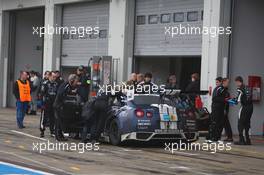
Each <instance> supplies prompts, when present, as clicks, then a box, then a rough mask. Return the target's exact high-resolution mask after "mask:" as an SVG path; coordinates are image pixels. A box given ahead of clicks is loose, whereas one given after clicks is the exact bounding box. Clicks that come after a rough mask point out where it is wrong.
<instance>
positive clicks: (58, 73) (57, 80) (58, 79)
mask: <svg viewBox="0 0 264 175" xmlns="http://www.w3.org/2000/svg"><path fill="white" fill-rule="evenodd" d="M55 74H56V82H57V83H58V85H59V87H60V85H61V84H62V83H64V80H63V78H62V77H61V73H60V71H58V70H56V71H55Z"/></svg>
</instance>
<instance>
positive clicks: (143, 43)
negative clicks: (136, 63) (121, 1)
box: [134, 0, 203, 56]
mask: <svg viewBox="0 0 264 175" xmlns="http://www.w3.org/2000/svg"><path fill="white" fill-rule="evenodd" d="M202 10H203V0H137V1H136V16H140V15H145V16H146V24H144V25H137V24H136V28H135V51H134V52H135V55H141V56H142V55H201V47H202V35H179V36H174V38H172V37H171V36H169V35H165V27H175V26H179V25H180V24H181V25H182V26H187V25H189V26H193V27H202V20H201V15H202ZM191 11H198V21H194V22H189V21H187V12H191ZM176 12H184V22H177V23H174V22H173V13H176ZM167 13H170V14H171V22H170V23H161V22H160V21H161V19H160V17H161V14H167ZM149 15H158V16H159V19H158V21H159V22H158V23H157V24H148V16H149Z"/></svg>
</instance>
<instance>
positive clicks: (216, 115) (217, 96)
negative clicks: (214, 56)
mask: <svg viewBox="0 0 264 175" xmlns="http://www.w3.org/2000/svg"><path fill="white" fill-rule="evenodd" d="M222 80H223V79H222V77H218V78H216V87H215V89H214V91H213V97H212V113H211V123H210V128H209V135H210V136H209V137H210V139H211V140H212V141H218V140H219V139H220V138H221V131H222V127H223V121H224V110H225V93H224V90H225V89H224V87H223V85H222Z"/></svg>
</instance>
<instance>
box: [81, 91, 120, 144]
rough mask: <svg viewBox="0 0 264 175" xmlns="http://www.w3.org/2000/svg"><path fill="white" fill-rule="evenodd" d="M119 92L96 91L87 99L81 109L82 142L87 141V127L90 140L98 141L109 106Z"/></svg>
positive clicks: (109, 113) (109, 109)
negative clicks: (82, 123) (82, 122)
mask: <svg viewBox="0 0 264 175" xmlns="http://www.w3.org/2000/svg"><path fill="white" fill-rule="evenodd" d="M121 94H122V93H121V92H113V91H112V92H111V91H110V90H109V91H108V92H101V91H99V92H98V93H97V96H96V97H95V98H94V99H91V100H90V101H88V102H87V103H86V104H85V106H84V109H83V113H82V116H83V117H84V120H85V126H84V128H83V132H82V142H84V143H86V142H87V139H86V138H87V133H88V128H90V134H91V136H90V141H91V142H92V143H95V142H98V140H99V138H100V136H101V133H102V132H103V131H104V127H105V122H106V120H107V118H108V116H109V115H111V106H112V104H113V101H114V99H115V98H120V97H121Z"/></svg>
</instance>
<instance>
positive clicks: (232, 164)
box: [0, 109, 264, 175]
mask: <svg viewBox="0 0 264 175" xmlns="http://www.w3.org/2000/svg"><path fill="white" fill-rule="evenodd" d="M0 121H1V122H0V148H1V149H0V161H2V162H5V163H11V164H14V165H18V166H21V167H26V168H31V169H34V170H37V171H43V172H47V173H51V174H96V175H97V174H98V175H102V174H113V175H119V174H122V175H123V174H129V175H130V174H131V175H132V174H167V175H171V174H204V175H205V174H263V170H264V167H263V164H264V147H263V146H264V142H263V139H262V138H255V139H254V140H253V145H252V146H234V145H232V150H231V151H223V152H217V153H215V154H213V153H210V152H207V151H178V152H175V153H174V154H171V153H170V152H168V151H165V150H164V145H162V144H154V145H153V144H146V143H131V144H128V145H125V146H122V147H116V146H112V145H109V144H107V143H102V144H100V150H99V151H86V152H85V153H83V154H80V153H78V152H75V151H51V152H49V151H47V152H44V153H41V154H40V153H39V152H36V151H33V149H32V143H33V142H37V141H41V142H42V141H46V140H50V141H52V142H55V140H54V138H51V137H50V136H49V134H48V131H47V132H46V136H45V138H44V139H45V140H43V139H40V138H39V129H38V124H39V116H26V118H25V126H26V128H25V129H23V130H19V129H17V127H16V123H15V111H14V110H13V109H2V110H0ZM68 142H76V143H78V141H75V140H72V139H69V141H68ZM199 142H202V140H200V141H199ZM0 172H1V169H0ZM0 174H1V173H0Z"/></svg>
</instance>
